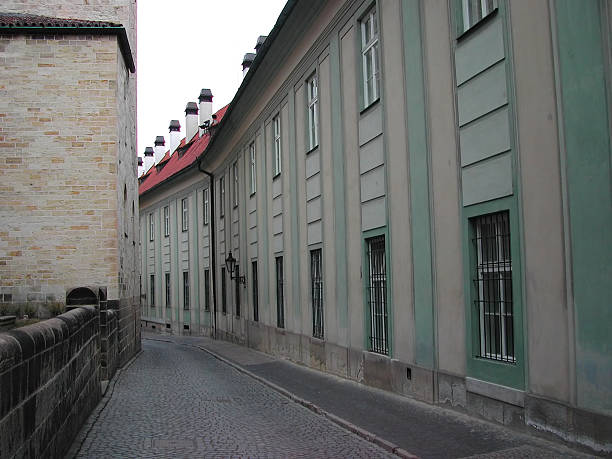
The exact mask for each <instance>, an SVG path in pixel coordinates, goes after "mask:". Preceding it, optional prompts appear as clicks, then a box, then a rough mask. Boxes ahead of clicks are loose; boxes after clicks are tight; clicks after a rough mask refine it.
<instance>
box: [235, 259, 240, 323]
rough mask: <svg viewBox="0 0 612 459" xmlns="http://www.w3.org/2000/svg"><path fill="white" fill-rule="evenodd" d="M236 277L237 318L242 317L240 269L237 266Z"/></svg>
mask: <svg viewBox="0 0 612 459" xmlns="http://www.w3.org/2000/svg"><path fill="white" fill-rule="evenodd" d="M235 269H236V276H235V277H234V279H235V280H234V283H235V289H236V317H240V280H239V279H240V267H239V266H238V265H236V268H235Z"/></svg>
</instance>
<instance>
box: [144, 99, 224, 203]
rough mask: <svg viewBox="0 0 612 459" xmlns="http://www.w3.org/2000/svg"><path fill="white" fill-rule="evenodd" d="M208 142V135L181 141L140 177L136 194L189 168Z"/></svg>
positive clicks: (220, 112) (221, 111)
mask: <svg viewBox="0 0 612 459" xmlns="http://www.w3.org/2000/svg"><path fill="white" fill-rule="evenodd" d="M227 107H228V105H226V106H225V107H223V108H222V109H221V110H219V111H218V112H217V113H215V115H216V116H217V119H216V120H214V122H213V124H212V125H213V126H215V125H217V124H219V122H220V121H221V119H222V118H223V115H225V111H226V110H227ZM209 141H210V134H209V133H205V134H204V135H202V137H198V133H196V135H195V136H194V137H193V138H192V139H190V140H189V142H188V143H186V139H183V140H181V143H180V144H179V146H178V147H177V149H176V151H175V152H174V153H173V154H172V155H170V151H167V152H166V154H165V155H164V157H163V158H162V159H161V161H160V162H159V163H158V164H157V165H156V166H151V168H150V169H149V170H148V171H147V172H145V173H144V174H143V175H142V176H141V177H140V179H139V182H140V184H139V186H138V194H140V195H142V194H143V193H146V192H147V191H149V190H150V189H151V188H153V187H155V186H157V185H159V184H161V183H162V182H165V181H166V180H168V179H170V178H171V177H173V176H175V175H176V174H178V173H179V172H181V171H183V170H185V169H186V168H187V167H189V166H191V165H192V164H193V163H194V162H195V161H196V159H198V157H199V156H200V155H201V154H202V153H203V152H204V151H205V150H206V147H207V146H208V142H209ZM160 166H163V167H160Z"/></svg>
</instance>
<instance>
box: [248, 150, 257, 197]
mask: <svg viewBox="0 0 612 459" xmlns="http://www.w3.org/2000/svg"><path fill="white" fill-rule="evenodd" d="M249 158H250V164H251V194H255V193H256V192H257V158H256V152H255V142H251V143H250V145H249Z"/></svg>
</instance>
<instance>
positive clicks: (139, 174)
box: [138, 156, 144, 177]
mask: <svg viewBox="0 0 612 459" xmlns="http://www.w3.org/2000/svg"><path fill="white" fill-rule="evenodd" d="M143 172H144V163H143V162H142V156H139V157H138V177H140V176H141V175H142V173H143Z"/></svg>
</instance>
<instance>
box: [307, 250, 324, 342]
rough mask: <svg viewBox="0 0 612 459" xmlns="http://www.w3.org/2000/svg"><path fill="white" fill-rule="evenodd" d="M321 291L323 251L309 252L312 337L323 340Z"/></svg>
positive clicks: (322, 291) (322, 299)
mask: <svg viewBox="0 0 612 459" xmlns="http://www.w3.org/2000/svg"><path fill="white" fill-rule="evenodd" d="M323 296H324V290H323V250H322V249H321V248H317V249H312V250H311V251H310V305H311V308H312V336H313V337H314V338H317V339H324V338H325V309H324V298H323Z"/></svg>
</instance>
